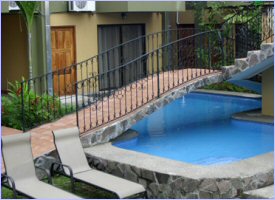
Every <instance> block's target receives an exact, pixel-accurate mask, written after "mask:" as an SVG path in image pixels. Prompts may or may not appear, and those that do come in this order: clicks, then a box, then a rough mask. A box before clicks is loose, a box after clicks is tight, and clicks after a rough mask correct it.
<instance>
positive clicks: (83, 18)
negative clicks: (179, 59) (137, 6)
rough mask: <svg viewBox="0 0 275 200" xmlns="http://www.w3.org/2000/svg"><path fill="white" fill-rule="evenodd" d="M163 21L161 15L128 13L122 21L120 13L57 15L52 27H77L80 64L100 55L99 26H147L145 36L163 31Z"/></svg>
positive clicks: (78, 59) (53, 18)
mask: <svg viewBox="0 0 275 200" xmlns="http://www.w3.org/2000/svg"><path fill="white" fill-rule="evenodd" d="M161 19H162V15H161V14H160V13H127V15H126V17H125V19H122V17H121V14H120V13H111V14H89V13H81V14H78V13H56V14H51V26H74V27H75V39H76V61H77V62H80V61H83V60H85V59H87V58H90V57H92V56H94V55H96V54H98V40H97V39H98V31H97V26H98V25H107V24H145V34H147V33H152V32H157V31H161V30H162V26H161V25H162V21H161ZM95 70H97V67H96V69H95ZM79 75H80V73H78V76H79ZM79 79H80V77H78V80H79Z"/></svg>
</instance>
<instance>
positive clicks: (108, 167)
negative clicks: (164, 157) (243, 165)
mask: <svg viewBox="0 0 275 200" xmlns="http://www.w3.org/2000/svg"><path fill="white" fill-rule="evenodd" d="M87 158H88V161H89V164H90V165H91V166H94V167H95V168H96V169H98V170H102V171H105V172H107V173H110V174H113V175H116V176H119V177H122V178H125V179H128V180H131V181H134V182H137V183H140V184H142V185H143V186H144V187H145V188H146V191H147V197H148V198H166V199H167V198H188V199H190V198H203V199H205V198H207V199H210V198H216V199H217V198H235V197H237V196H239V195H241V194H242V192H243V191H246V190H252V189H256V188H261V187H264V186H267V185H271V184H273V177H274V176H273V175H274V174H273V170H270V171H269V172H267V173H260V174H255V175H254V176H252V177H242V178H241V177H240V178H231V179H230V178H228V179H223V178H216V179H199V180H196V179H190V178H186V177H182V176H174V175H169V174H163V173H159V172H154V171H149V170H147V169H142V168H137V167H135V166H131V165H126V164H123V163H118V162H114V161H110V160H104V159H102V158H98V157H95V156H92V155H88V154H87Z"/></svg>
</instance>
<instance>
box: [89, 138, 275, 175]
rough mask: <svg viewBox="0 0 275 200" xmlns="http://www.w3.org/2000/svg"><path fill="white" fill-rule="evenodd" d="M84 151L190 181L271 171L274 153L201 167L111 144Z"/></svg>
mask: <svg viewBox="0 0 275 200" xmlns="http://www.w3.org/2000/svg"><path fill="white" fill-rule="evenodd" d="M84 150H85V152H86V153H87V154H90V155H92V156H96V157H99V158H102V159H107V160H111V161H115V162H120V163H124V164H128V165H132V166H135V167H139V168H143V169H147V170H151V171H157V172H159V173H163V174H169V175H173V176H184V177H187V178H192V179H207V178H223V179H224V178H245V177H250V176H254V175H255V174H258V173H263V172H268V171H270V170H273V169H274V153H273V152H270V153H265V154H262V155H258V156H254V157H251V158H247V159H244V160H240V161H237V162H232V163H228V164H219V165H208V166H202V165H195V164H190V163H186V162H180V161H175V160H171V159H167V158H161V157H158V156H153V155H149V154H145V153H141V152H135V151H131V150H126V149H122V148H119V147H115V146H113V145H112V143H111V142H108V143H105V144H100V145H96V146H93V147H89V148H85V149H84ZM251 166H253V167H251Z"/></svg>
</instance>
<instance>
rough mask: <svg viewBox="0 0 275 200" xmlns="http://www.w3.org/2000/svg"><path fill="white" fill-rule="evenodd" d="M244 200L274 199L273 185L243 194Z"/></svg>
mask: <svg viewBox="0 0 275 200" xmlns="http://www.w3.org/2000/svg"><path fill="white" fill-rule="evenodd" d="M243 198H245V199H274V185H270V186H267V187H263V188H260V189H256V190H249V191H245V192H244V193H243Z"/></svg>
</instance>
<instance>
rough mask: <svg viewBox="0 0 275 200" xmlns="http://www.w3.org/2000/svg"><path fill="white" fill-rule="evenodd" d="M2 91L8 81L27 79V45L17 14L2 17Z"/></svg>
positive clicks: (23, 23) (25, 33)
mask: <svg viewBox="0 0 275 200" xmlns="http://www.w3.org/2000/svg"><path fill="white" fill-rule="evenodd" d="M1 28H2V38H1V39H2V46H1V48H2V55H1V56H2V63H1V65H2V66H1V68H2V69H1V73H2V76H1V78H2V81H1V85H2V90H6V89H7V82H8V81H12V82H13V81H15V80H21V77H22V76H24V77H25V78H28V71H29V70H28V43H27V31H26V26H25V22H24V19H23V18H22V17H20V16H19V15H18V14H13V15H2V27H1Z"/></svg>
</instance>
